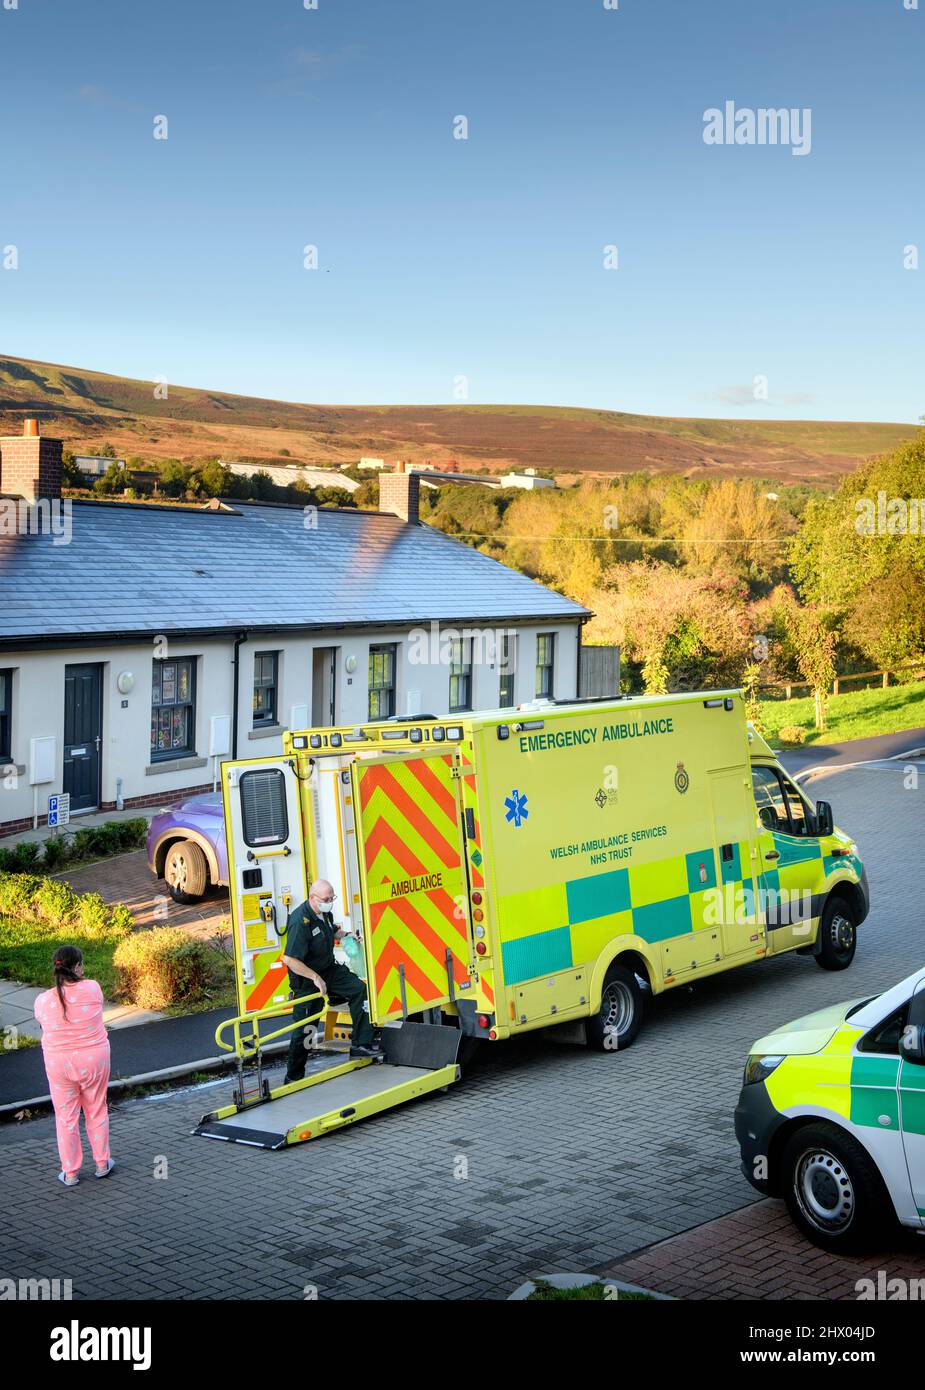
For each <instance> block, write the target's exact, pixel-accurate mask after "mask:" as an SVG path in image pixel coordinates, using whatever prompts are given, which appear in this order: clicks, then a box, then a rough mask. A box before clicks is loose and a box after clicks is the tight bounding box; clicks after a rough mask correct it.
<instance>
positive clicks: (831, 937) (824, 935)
mask: <svg viewBox="0 0 925 1390" xmlns="http://www.w3.org/2000/svg"><path fill="white" fill-rule="evenodd" d="M857 945H858V929H857V923H856V922H855V918H854V912H853V910H852V909H851V908H850V907H849V906H848V904H847V903H846V902H845V901H844V899H843V898H830V899H829V901H828V902H827V903H826V905H825V908H824V909H823V913H822V920H821V922H820V923H819V954H818V955H817V956H816V964H817V965H821V966H822V969H823V970H847V969H848V966H849V965H850V964H851V962H852V961H853V960H854V953H855V951H856V950H857Z"/></svg>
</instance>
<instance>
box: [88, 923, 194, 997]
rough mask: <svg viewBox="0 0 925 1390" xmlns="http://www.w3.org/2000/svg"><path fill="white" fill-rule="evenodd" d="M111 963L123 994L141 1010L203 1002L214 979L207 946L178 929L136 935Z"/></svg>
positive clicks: (130, 938) (120, 948)
mask: <svg viewBox="0 0 925 1390" xmlns="http://www.w3.org/2000/svg"><path fill="white" fill-rule="evenodd" d="M113 964H114V965H115V967H116V970H117V972H118V979H119V988H120V991H121V993H122V994H124V995H125V996H126V997H127V998H129V999H132V1000H134V1002H135V1003H136V1004H137V1005H138V1006H139V1007H140V1008H142V1009H163V1008H166V1007H167V1005H168V1004H181V1003H182V1004H190V1003H195V1002H197V1001H198V1000H200V999H202V997H203V995H204V994H205V992H206V990H207V989H208V987H209V985H210V984H211V982H212V979H213V962H212V960H211V957H210V955H209V948H208V947H207V945H206V944H205V943H204V942H202V941H200V940H198V939H197V938H196V937H190V936H187V934H186V932H185V931H183V930H182V929H181V928H180V927H155V928H154V929H153V930H152V931H142V932H135V933H134V934H133V935H132V936H129V937H126V939H125V940H124V941H121V942H120V943H119V945H118V946H117V948H116V952H115V955H114V956H113Z"/></svg>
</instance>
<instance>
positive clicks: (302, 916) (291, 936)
mask: <svg viewBox="0 0 925 1390" xmlns="http://www.w3.org/2000/svg"><path fill="white" fill-rule="evenodd" d="M336 932H337V928H336V927H335V925H334V918H333V917H332V916H331V914H330V912H326V913H325V914H324V916H323V917H322V916H320V915H319V914H318V913H317V912H315V911H314V910H313V909H312V908H311V907H310V906H309V904H308V903H307V902H304V903H302V905H301V907H297V908H296V910H295V912H293V913H291V915H290V917H289V930H288V931H287V933H286V945H285V954H286V955H287V956H292V958H293V960H300V961H301V962H302V964H303V965H307V966H308V967H309V969H311V970H317V972H318V974H319V975H320V976H321V978H322V979H324V978H325V971H328V970H333V969H334V966H335V964H336V962H335V960H334V937H335V934H336ZM289 988H290V989H291V990H292V992H293V994H308V993H310V992H311V991H313V990H314V989H315V984H314V981H312V980H307V979H306V978H305V976H304V975H295V974H293V972H292V971H291V970H290V971H289Z"/></svg>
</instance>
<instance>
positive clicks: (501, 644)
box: [498, 633, 517, 709]
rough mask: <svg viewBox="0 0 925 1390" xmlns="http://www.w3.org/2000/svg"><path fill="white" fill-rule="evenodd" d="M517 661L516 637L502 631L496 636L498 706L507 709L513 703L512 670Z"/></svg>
mask: <svg viewBox="0 0 925 1390" xmlns="http://www.w3.org/2000/svg"><path fill="white" fill-rule="evenodd" d="M516 662H517V638H516V637H511V636H510V635H509V634H508V633H502V635H501V636H500V637H499V638H498V669H499V672H500V675H499V677H498V707H499V709H509V708H510V707H511V706H512V705H513V703H514V671H515V667H516Z"/></svg>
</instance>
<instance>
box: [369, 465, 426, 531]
mask: <svg viewBox="0 0 925 1390" xmlns="http://www.w3.org/2000/svg"><path fill="white" fill-rule="evenodd" d="M420 505H421V477H420V474H419V473H409V472H408V468H407V465H406V464H405V462H404V460H403V459H399V461H398V463H397V464H396V465H395V472H394V473H380V474H379V510H380V512H391V513H392V514H393V515H394V516H399V517H401V519H402V521H417V520H418V518H419V514H420Z"/></svg>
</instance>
